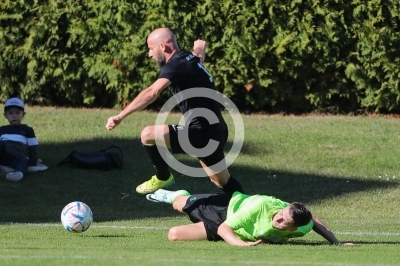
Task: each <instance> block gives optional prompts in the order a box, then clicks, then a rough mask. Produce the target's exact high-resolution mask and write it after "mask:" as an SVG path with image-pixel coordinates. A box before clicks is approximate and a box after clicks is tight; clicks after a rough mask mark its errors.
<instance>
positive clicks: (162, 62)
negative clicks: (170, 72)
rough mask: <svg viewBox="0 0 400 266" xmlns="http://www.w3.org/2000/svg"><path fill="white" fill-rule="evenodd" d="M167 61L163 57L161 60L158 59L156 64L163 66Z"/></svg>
mask: <svg viewBox="0 0 400 266" xmlns="http://www.w3.org/2000/svg"><path fill="white" fill-rule="evenodd" d="M166 63H167V62H165V58H162V59H160V60H156V64H157V66H158V67H159V68H162V67H163V66H165V64H166Z"/></svg>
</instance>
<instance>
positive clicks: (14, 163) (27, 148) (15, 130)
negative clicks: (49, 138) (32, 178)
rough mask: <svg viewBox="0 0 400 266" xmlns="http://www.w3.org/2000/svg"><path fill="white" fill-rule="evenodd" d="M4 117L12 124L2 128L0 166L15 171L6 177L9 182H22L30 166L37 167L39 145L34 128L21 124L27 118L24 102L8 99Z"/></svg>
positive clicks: (0, 135)
mask: <svg viewBox="0 0 400 266" xmlns="http://www.w3.org/2000/svg"><path fill="white" fill-rule="evenodd" d="M4 116H5V118H6V119H7V120H8V122H9V123H10V124H9V125H6V126H1V127H0V164H1V165H5V166H9V167H11V168H14V169H15V171H14V172H11V173H8V174H7V175H6V179H7V180H10V181H20V180H21V179H22V178H23V177H24V175H25V173H26V171H27V169H28V167H29V166H36V165H37V162H38V145H39V143H38V140H37V139H36V136H35V132H34V131H33V128H31V127H29V126H27V125H25V124H21V121H22V118H23V117H24V116H25V105H24V102H23V101H21V100H20V99H18V98H10V99H8V100H7V101H6V103H5V105H4ZM27 156H28V158H29V159H28V158H27Z"/></svg>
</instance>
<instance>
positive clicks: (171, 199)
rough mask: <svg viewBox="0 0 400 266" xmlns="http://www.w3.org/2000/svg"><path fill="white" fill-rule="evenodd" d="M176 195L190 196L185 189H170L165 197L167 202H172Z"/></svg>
mask: <svg viewBox="0 0 400 266" xmlns="http://www.w3.org/2000/svg"><path fill="white" fill-rule="evenodd" d="M178 196H190V193H189V192H188V191H186V190H178V191H174V192H172V191H171V193H169V194H168V195H167V199H168V201H169V203H173V202H174V200H175V199H176V197H178Z"/></svg>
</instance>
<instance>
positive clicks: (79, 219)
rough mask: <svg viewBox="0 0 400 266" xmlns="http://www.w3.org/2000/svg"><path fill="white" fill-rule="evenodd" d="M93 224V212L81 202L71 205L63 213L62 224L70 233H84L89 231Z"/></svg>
mask: <svg viewBox="0 0 400 266" xmlns="http://www.w3.org/2000/svg"><path fill="white" fill-rule="evenodd" d="M92 222H93V213H92V210H91V209H90V208H89V206H88V205H86V204H85V203H83V202H80V201H74V202H71V203H69V204H68V205H67V206H65V207H64V209H63V210H62V212H61V223H62V225H63V226H64V228H65V229H66V230H67V231H69V232H73V233H83V232H85V231H86V230H88V229H89V226H90V225H91V224H92Z"/></svg>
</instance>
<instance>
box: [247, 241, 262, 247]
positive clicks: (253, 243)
mask: <svg viewBox="0 0 400 266" xmlns="http://www.w3.org/2000/svg"><path fill="white" fill-rule="evenodd" d="M261 243H263V240H262V239H258V240H257V241H254V242H246V244H247V245H246V246H257V245H258V244H261Z"/></svg>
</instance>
